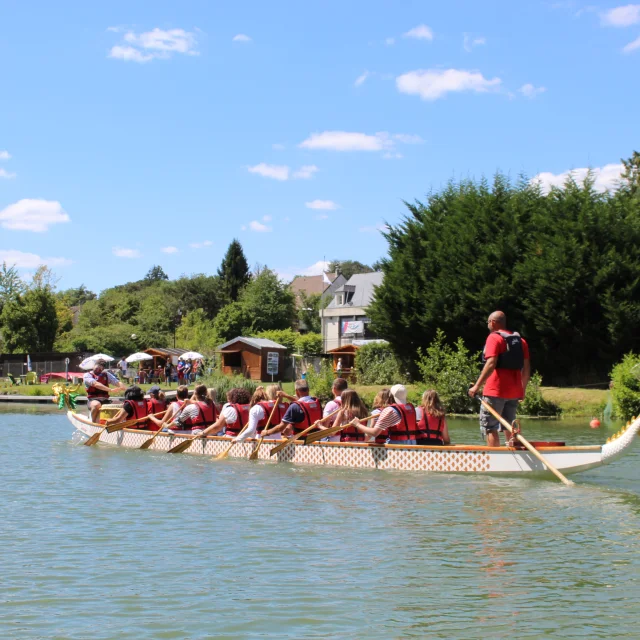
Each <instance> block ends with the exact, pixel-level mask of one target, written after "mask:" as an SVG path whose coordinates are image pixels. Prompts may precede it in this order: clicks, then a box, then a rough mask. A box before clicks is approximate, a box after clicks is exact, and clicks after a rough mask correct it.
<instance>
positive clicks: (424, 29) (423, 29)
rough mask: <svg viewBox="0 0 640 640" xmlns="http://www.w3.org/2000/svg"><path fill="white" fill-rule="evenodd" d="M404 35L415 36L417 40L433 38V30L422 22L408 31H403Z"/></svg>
mask: <svg viewBox="0 0 640 640" xmlns="http://www.w3.org/2000/svg"><path fill="white" fill-rule="evenodd" d="M402 37H403V38H415V39H417V40H433V31H432V30H431V28H430V27H428V26H427V25H426V24H420V25H418V26H417V27H414V28H413V29H410V30H409V31H407V32H406V33H403V34H402Z"/></svg>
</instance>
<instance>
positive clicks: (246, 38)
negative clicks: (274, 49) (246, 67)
mask: <svg viewBox="0 0 640 640" xmlns="http://www.w3.org/2000/svg"><path fill="white" fill-rule="evenodd" d="M232 41H233V42H251V38H250V37H249V36H248V35H246V34H244V33H239V34H238V35H237V36H233V39H232Z"/></svg>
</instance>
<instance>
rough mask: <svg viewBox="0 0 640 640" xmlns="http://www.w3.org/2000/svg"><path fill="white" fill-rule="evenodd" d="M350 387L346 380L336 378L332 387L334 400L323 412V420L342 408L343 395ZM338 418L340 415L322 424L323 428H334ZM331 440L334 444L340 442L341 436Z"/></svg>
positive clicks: (332, 437) (330, 401)
mask: <svg viewBox="0 0 640 640" xmlns="http://www.w3.org/2000/svg"><path fill="white" fill-rule="evenodd" d="M348 386H349V383H348V382H347V381H346V380H345V379H344V378H336V379H335V380H334V381H333V385H332V386H331V393H332V394H333V400H329V402H327V404H326V405H325V408H324V411H323V412H322V417H323V418H326V417H327V416H329V414H331V413H334V412H335V411H337V410H338V409H339V408H340V406H341V403H342V393H343V392H344V391H345V390H346V389H347V387H348ZM337 417H338V414H336V415H334V416H332V417H331V418H329V419H328V420H327V421H326V422H323V423H322V424H323V427H324V428H329V427H332V426H333V425H334V424H337V423H336V422H335V419H336V418H337ZM329 440H332V441H334V442H340V434H339V433H337V434H336V435H334V436H331V437H330V438H329Z"/></svg>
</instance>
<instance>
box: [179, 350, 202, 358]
mask: <svg viewBox="0 0 640 640" xmlns="http://www.w3.org/2000/svg"><path fill="white" fill-rule="evenodd" d="M180 357H181V358H182V359H183V360H202V359H203V358H204V356H203V355H202V354H201V353H198V352H197V351H187V353H183V354H182V355H181V356H180Z"/></svg>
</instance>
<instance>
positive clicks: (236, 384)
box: [198, 375, 259, 404]
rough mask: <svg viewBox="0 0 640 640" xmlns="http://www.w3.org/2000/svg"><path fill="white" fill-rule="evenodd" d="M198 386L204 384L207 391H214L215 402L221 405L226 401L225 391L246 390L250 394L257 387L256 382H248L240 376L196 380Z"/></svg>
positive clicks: (221, 376) (217, 376) (219, 376)
mask: <svg viewBox="0 0 640 640" xmlns="http://www.w3.org/2000/svg"><path fill="white" fill-rule="evenodd" d="M198 383H199V384H206V385H207V387H208V388H209V389H215V392H216V402H218V403H220V404H223V403H225V402H226V401H227V391H229V390H230V389H236V388H240V389H247V390H248V391H249V393H250V394H252V395H253V392H254V391H255V390H256V388H257V387H258V384H259V383H258V382H256V381H255V380H248V379H247V378H243V377H242V376H223V375H215V376H212V377H203V378H198Z"/></svg>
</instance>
